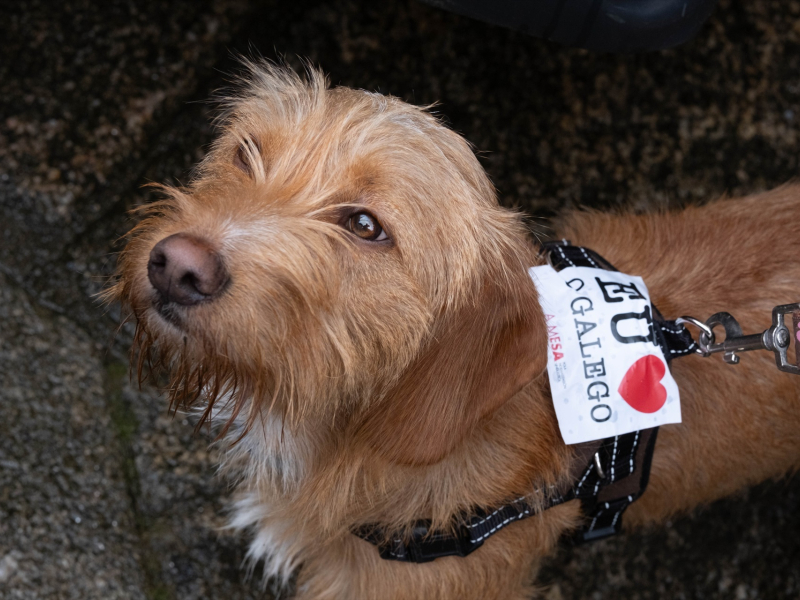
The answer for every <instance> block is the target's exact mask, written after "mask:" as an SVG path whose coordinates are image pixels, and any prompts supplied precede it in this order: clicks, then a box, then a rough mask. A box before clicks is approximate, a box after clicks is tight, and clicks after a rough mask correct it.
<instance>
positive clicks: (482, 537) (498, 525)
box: [472, 508, 531, 544]
mask: <svg viewBox="0 0 800 600" xmlns="http://www.w3.org/2000/svg"><path fill="white" fill-rule="evenodd" d="M530 514H531V513H530V510H528V509H527V508H526V509H525V510H524V511H523V512H521V513H520V514H518V515H515V516H513V517H508V518H507V519H506V520H505V521H502V522H501V523H498V524H497V525H495V526H494V527H493V528H491V529H490V530H489V531H487V532H486V533H484V534H483V535H482V536H480V537H477V538H475V539H474V540H472V543H473V544H477V543H478V542H481V541H483V540H484V539H486V538H487V537H489V536H490V535H492V534H493V533H494V532H495V531H497V530H498V529H502V528H503V527H505V526H506V525H508V524H509V523H511V521H518V520H519V519H522V518H523V517H525V516H527V515H530Z"/></svg>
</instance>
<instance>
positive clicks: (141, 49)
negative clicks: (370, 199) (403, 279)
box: [0, 0, 800, 600]
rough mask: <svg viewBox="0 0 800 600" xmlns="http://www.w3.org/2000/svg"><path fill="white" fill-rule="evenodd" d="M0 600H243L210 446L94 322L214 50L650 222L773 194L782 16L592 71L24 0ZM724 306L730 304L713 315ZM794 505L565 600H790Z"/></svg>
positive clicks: (786, 165) (789, 34)
mask: <svg viewBox="0 0 800 600" xmlns="http://www.w3.org/2000/svg"><path fill="white" fill-rule="evenodd" d="M0 39H2V41H3V43H2V45H1V46H0V89H2V92H3V93H2V94H0V598H3V599H5V598H85V599H94V598H98V599H100V598H102V599H105V598H151V599H195V598H251V597H252V598H255V597H267V598H268V597H270V594H269V593H262V592H261V590H260V587H259V585H258V584H257V580H258V576H257V574H256V577H255V581H252V580H247V579H246V577H245V572H244V571H243V570H242V569H241V561H242V558H243V554H244V549H245V540H243V539H239V538H236V537H234V536H232V535H230V534H229V533H226V532H225V531H224V530H222V529H221V525H222V524H223V523H224V520H225V512H224V507H225V502H226V498H227V496H228V495H229V493H230V491H229V489H228V487H227V485H226V483H225V482H224V481H221V480H220V479H218V478H217V477H215V462H216V461H215V458H214V450H213V448H211V449H209V442H210V438H209V436H208V435H207V434H205V433H202V432H201V433H199V434H196V433H194V430H193V428H192V426H191V425H190V424H189V423H188V422H187V421H186V420H185V419H184V418H183V417H182V416H181V415H178V416H175V417H173V416H171V415H169V414H168V413H167V410H166V403H165V402H164V400H163V398H162V397H161V396H160V395H159V394H158V393H157V392H156V391H154V390H153V389H152V388H145V389H144V390H141V391H140V390H138V389H137V388H136V386H131V385H130V383H129V380H128V377H127V364H126V354H127V345H128V342H129V336H130V331H129V329H127V328H125V327H123V328H122V329H121V330H120V331H119V332H117V329H118V327H119V324H118V322H117V321H118V309H117V308H116V307H111V308H110V309H105V308H103V307H100V306H99V305H98V303H97V301H96V299H95V297H94V294H96V293H97V292H98V291H99V290H100V289H102V287H103V285H104V282H105V281H106V278H107V277H108V276H109V274H110V273H111V272H112V271H113V266H114V254H113V253H114V252H115V251H117V250H118V249H119V247H120V245H119V243H117V242H115V240H117V239H118V238H119V236H121V235H122V234H124V232H125V231H126V230H127V229H128V228H129V227H130V226H131V224H132V221H131V219H130V217H128V216H127V212H126V211H127V210H128V209H130V208H132V207H134V206H136V205H138V204H140V203H142V202H146V201H148V200H149V199H151V196H150V192H149V191H148V190H146V189H142V188H141V186H142V185H143V184H145V183H147V182H148V181H172V182H176V181H185V180H186V179H187V178H188V175H189V170H190V168H191V166H192V165H193V164H194V163H195V162H196V161H197V160H198V159H199V158H200V157H202V155H203V153H204V149H205V148H206V147H207V144H208V143H209V141H210V140H211V139H212V136H213V132H212V131H211V128H210V125H209V120H210V117H211V116H212V115H213V111H212V108H211V107H210V106H209V105H208V104H207V103H205V102H204V100H206V99H207V98H208V97H209V96H210V95H211V93H212V92H213V90H215V89H217V88H219V87H220V86H224V85H225V78H224V76H223V73H229V72H231V71H233V70H235V68H236V65H235V62H234V61H233V60H232V58H231V54H232V52H235V51H239V52H247V53H249V52H260V53H262V54H264V55H265V56H270V57H275V56H276V55H281V56H285V58H286V60H287V61H288V62H290V63H291V64H293V65H298V64H299V61H298V60H297V56H302V57H308V58H310V59H311V60H312V61H313V62H314V63H316V64H319V65H320V66H322V67H323V68H324V69H325V70H326V71H327V72H329V73H330V74H331V80H332V81H333V82H334V83H336V84H343V85H350V86H354V87H361V88H365V89H371V90H379V91H382V92H384V93H391V94H394V95H397V96H400V97H402V98H404V99H407V100H409V101H411V102H415V103H419V104H423V103H430V102H434V101H438V102H439V103H440V105H439V107H438V108H437V109H436V110H437V111H438V112H439V113H440V114H442V115H443V116H444V117H445V118H446V119H447V120H448V122H449V123H450V124H451V125H452V126H453V127H454V128H455V129H456V130H457V131H459V132H461V133H463V134H464V135H465V136H466V137H467V138H468V139H470V140H471V141H472V142H473V143H474V144H475V145H476V147H477V148H478V149H479V150H480V151H481V160H482V162H483V164H484V165H485V166H486V168H487V170H488V171H489V173H490V175H491V176H492V178H493V180H494V182H495V184H496V185H497V187H498V189H499V191H500V195H501V198H502V201H503V202H504V203H505V204H507V205H508V206H517V207H520V208H523V209H525V210H526V211H528V212H529V213H530V214H531V215H533V216H536V217H540V218H543V219H545V221H543V223H546V219H547V218H548V217H551V216H552V215H553V214H554V213H555V212H556V211H558V210H561V209H563V208H569V207H573V206H577V205H588V206H595V207H598V208H604V209H607V208H616V207H620V206H633V207H635V208H636V209H638V210H657V209H662V208H669V207H679V206H682V205H684V204H686V203H693V202H701V201H703V200H706V199H709V198H713V197H715V196H719V195H722V194H725V193H728V194H730V195H739V194H744V193H748V192H752V191H757V190H762V189H767V188H769V187H772V186H775V185H778V184H781V183H783V182H785V181H787V180H790V179H793V178H796V177H797V175H798V164H797V140H798V133H800V3H798V2H778V1H777V0H776V1H764V0H757V1H752V2H747V3H745V2H741V1H739V2H736V1H733V0H723V1H722V2H721V3H720V5H719V7H718V9H717V11H716V12H715V14H714V16H713V17H712V19H711V21H710V22H709V23H708V24H707V25H706V26H705V27H704V29H703V30H702V31H701V33H700V35H699V36H698V38H697V39H696V40H695V41H693V42H691V43H690V44H688V45H686V46H683V47H681V48H678V49H675V50H670V51H665V52H659V53H652V54H647V55H630V56H615V55H593V54H589V53H587V52H583V51H580V50H573V49H566V48H561V47H558V46H556V45H554V44H550V43H548V42H544V41H541V40H535V39H531V38H527V37H525V36H523V35H521V34H517V33H513V32H508V31H504V30H501V29H498V28H494V27H490V26H488V25H484V24H481V23H477V22H474V21H470V20H468V19H465V18H462V17H459V16H456V15H452V14H449V13H445V12H441V11H438V10H436V9H433V8H430V7H428V6H425V5H423V4H419V3H417V2H415V1H414V0H408V1H403V2H400V1H387V2H382V3H371V2H367V1H366V0H358V1H356V0H346V1H341V2H335V3H334V2H329V3H325V2H319V1H312V0H298V1H296V2H292V3H287V2H277V1H264V2H258V3H256V2H246V1H245V0H199V1H189V0H183V1H179V0H164V1H163V2H136V3H130V2H123V1H121V0H112V1H111V2H106V3H102V4H101V3H92V2H88V0H84V1H76V0H65V1H64V2H58V3H57V2H43V1H38V2H36V1H31V2H26V3H14V4H11V5H9V6H8V7H6V8H5V9H4V14H3V18H2V21H1V22H0ZM731 293H735V290H734V289H732V292H731ZM798 509H800V482H799V481H798V479H797V478H794V479H787V480H786V481H783V482H778V483H772V484H764V485H762V486H760V487H759V488H756V489H755V490H751V491H748V492H745V493H742V494H741V495H740V496H738V497H736V498H733V499H727V500H724V501H722V502H718V503H716V504H714V505H712V506H711V507H708V508H706V509H704V510H700V511H698V512H697V513H695V514H693V515H691V516H689V517H685V518H682V519H678V520H676V521H675V522H674V523H670V524H668V525H667V526H666V527H664V528H659V529H654V530H653V531H650V532H639V533H634V534H629V535H626V536H624V537H621V538H618V539H615V540H609V541H605V542H600V543H597V544H595V545H592V546H586V547H578V548H574V547H571V546H569V545H567V544H564V545H563V546H562V548H561V549H560V551H559V553H558V554H557V555H556V556H554V557H553V558H551V559H549V560H548V562H547V564H546V566H545V569H544V572H543V574H542V578H541V580H542V584H543V586H544V588H545V590H544V594H545V597H546V598H548V599H550V600H567V599H584V598H587V599H596V598H597V599H605V598H609V599H616V598H622V597H625V598H634V599H639V598H641V599H645V598H647V599H651V598H652V599H655V598H669V599H671V598H697V599H700V598H710V599H728V598H736V599H747V598H798V597H800V510H798Z"/></svg>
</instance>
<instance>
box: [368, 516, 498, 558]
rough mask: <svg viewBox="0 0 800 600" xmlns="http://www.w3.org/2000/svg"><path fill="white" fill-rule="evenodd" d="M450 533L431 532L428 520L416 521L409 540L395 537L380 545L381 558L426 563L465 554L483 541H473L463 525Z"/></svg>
mask: <svg viewBox="0 0 800 600" xmlns="http://www.w3.org/2000/svg"><path fill="white" fill-rule="evenodd" d="M454 533H455V535H452V534H451V533H450V532H447V531H444V532H437V531H434V532H431V531H430V521H427V520H425V521H418V522H417V524H416V525H415V526H414V529H413V531H412V532H411V538H410V539H409V541H408V542H407V543H406V542H403V540H401V539H399V538H397V539H393V540H392V541H391V542H390V543H389V544H387V545H384V546H380V547H379V549H378V550H379V552H380V555H381V557H382V558H385V559H389V560H399V561H405V562H415V563H426V562H431V561H432V560H435V559H437V558H440V557H442V556H462V557H463V556H466V555H467V554H469V553H470V552H472V551H473V550H475V549H476V548H478V547H480V546H481V545H483V542H482V541H481V542H473V541H472V540H471V538H470V532H469V530H468V529H467V527H466V526H465V525H461V526H459V527H458V528H457V529H456V531H455V532H454Z"/></svg>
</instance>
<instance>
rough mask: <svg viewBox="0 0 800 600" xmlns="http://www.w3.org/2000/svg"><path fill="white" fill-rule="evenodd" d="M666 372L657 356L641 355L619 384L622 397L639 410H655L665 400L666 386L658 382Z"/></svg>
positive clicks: (649, 411)
mask: <svg viewBox="0 0 800 600" xmlns="http://www.w3.org/2000/svg"><path fill="white" fill-rule="evenodd" d="M666 372H667V367H666V366H665V365H664V361H663V360H661V359H660V358H659V357H657V356H655V355H654V354H648V355H647V356H643V357H642V358H640V359H639V360H637V361H636V362H635V363H633V364H632V365H631V367H630V368H629V369H628V372H627V373H625V377H623V378H622V383H620V384H619V393H620V395H621V396H622V399H623V400H625V402H627V403H628V404H629V405H630V407H631V408H632V409H634V410H638V411H639V412H643V413H654V412H656V411H657V410H658V409H660V408H661V407H662V406H664V403H665V402H666V401H667V388H665V387H664V386H663V385H661V383H660V382H661V378H662V377H664V373H666Z"/></svg>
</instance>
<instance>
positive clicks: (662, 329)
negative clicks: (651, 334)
mask: <svg viewBox="0 0 800 600" xmlns="http://www.w3.org/2000/svg"><path fill="white" fill-rule="evenodd" d="M658 326H659V327H661V331H667V332H669V333H674V334H675V335H681V334H682V333H683V332H684V331H686V328H685V327H682V328H681V329H670V328H669V327H664V324H663V323H659V324H658Z"/></svg>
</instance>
